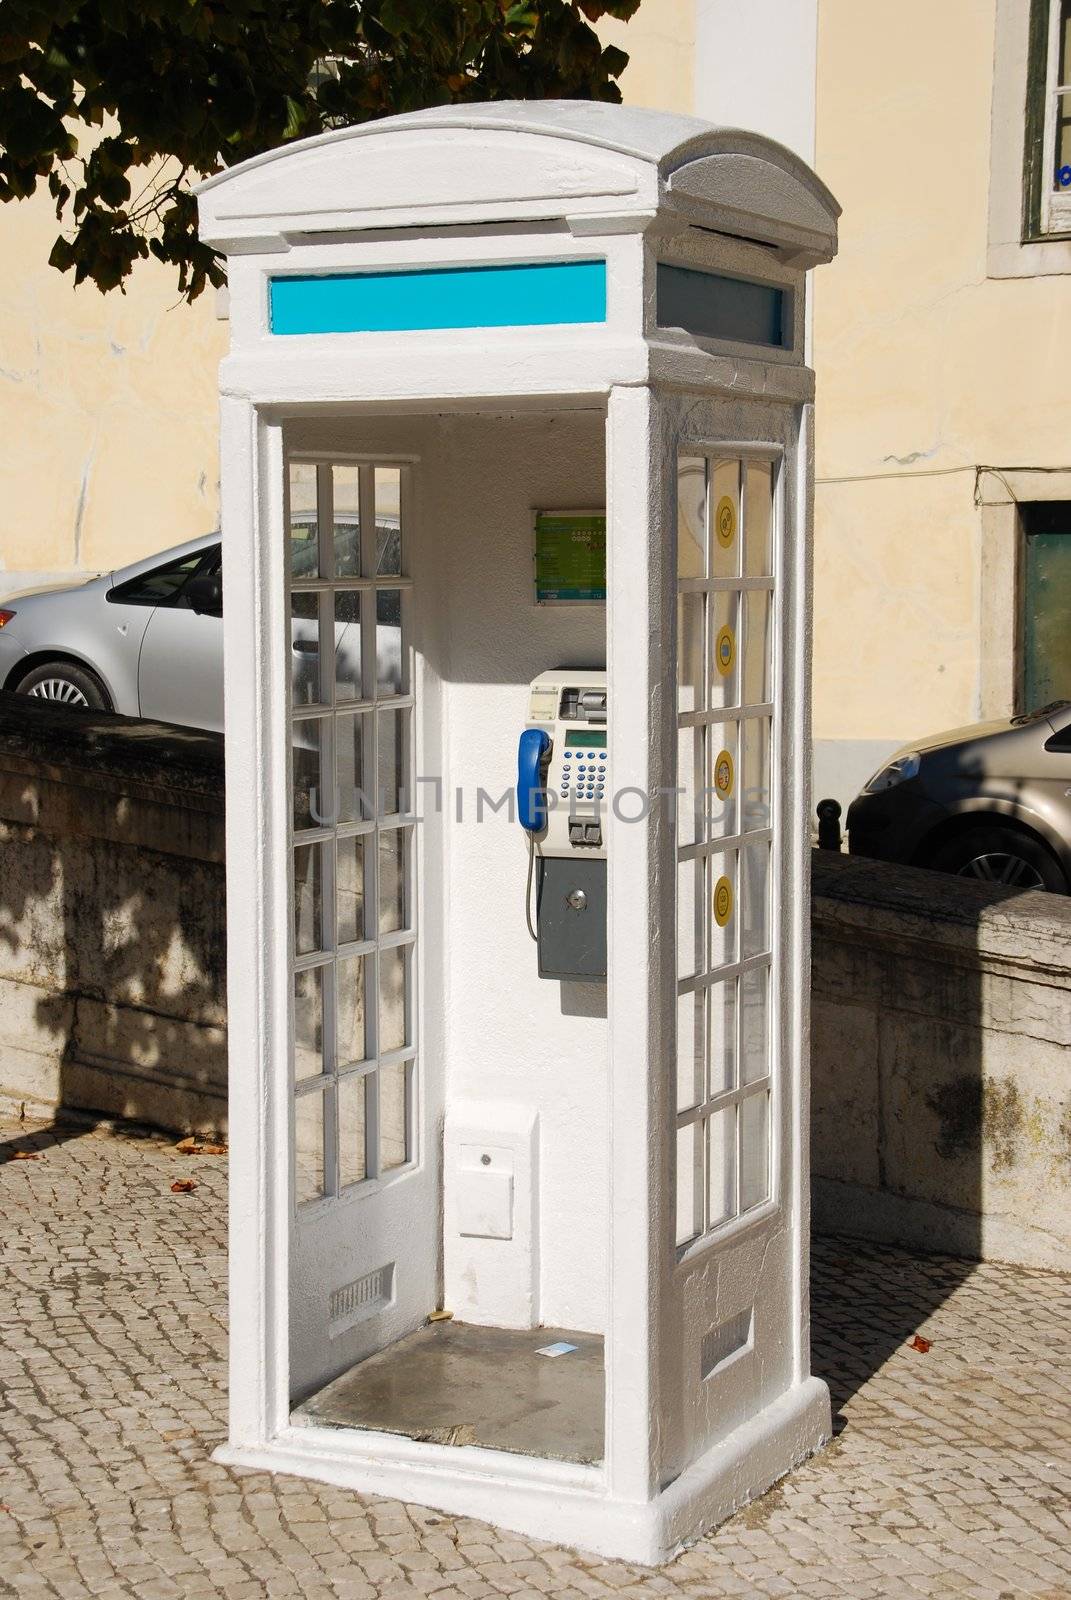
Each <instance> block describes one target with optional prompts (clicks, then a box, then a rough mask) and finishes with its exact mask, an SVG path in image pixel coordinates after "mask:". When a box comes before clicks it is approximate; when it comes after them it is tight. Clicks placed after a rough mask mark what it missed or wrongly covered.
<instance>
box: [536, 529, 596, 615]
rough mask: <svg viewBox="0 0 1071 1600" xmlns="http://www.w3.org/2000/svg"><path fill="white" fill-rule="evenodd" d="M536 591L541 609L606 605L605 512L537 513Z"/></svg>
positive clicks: (537, 601)
mask: <svg viewBox="0 0 1071 1600" xmlns="http://www.w3.org/2000/svg"><path fill="white" fill-rule="evenodd" d="M535 589H536V596H535V597H536V604H537V605H540V606H547V605H598V604H602V603H603V602H605V600H606V513H605V511H537V512H536V513H535Z"/></svg>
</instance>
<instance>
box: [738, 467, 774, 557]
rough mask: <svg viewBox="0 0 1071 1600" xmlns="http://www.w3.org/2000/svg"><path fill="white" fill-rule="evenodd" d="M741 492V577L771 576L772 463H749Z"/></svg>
mask: <svg viewBox="0 0 1071 1600" xmlns="http://www.w3.org/2000/svg"><path fill="white" fill-rule="evenodd" d="M745 472H746V478H745V488H744V575H745V577H748V578H769V577H772V576H773V538H772V531H773V530H772V521H773V463H772V462H770V461H749V462H748V463H747V466H746V468H745Z"/></svg>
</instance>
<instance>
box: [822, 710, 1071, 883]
mask: <svg viewBox="0 0 1071 1600" xmlns="http://www.w3.org/2000/svg"><path fill="white" fill-rule="evenodd" d="M848 838H849V848H850V849H851V852H852V854H853V855H860V856H873V857H876V858H878V859H879V860H883V861H902V862H905V863H906V864H908V865H911V866H916V867H932V868H934V869H936V870H937V871H938V872H954V873H956V874H958V875H959V876H960V877H966V878H978V879H980V880H981V881H982V882H986V883H1000V884H1006V885H1007V886H1008V887H1009V888H1017V889H1050V890H1053V891H1055V892H1056V893H1058V894H1067V893H1068V892H1069V889H1071V701H1068V700H1057V701H1055V702H1054V703H1053V704H1052V705H1047V706H1042V707H1041V708H1040V709H1039V710H1037V711H1029V712H1026V713H1025V714H1023V715H1022V716H1017V717H1011V718H1010V719H1008V720H1007V721H1004V722H983V723H976V724H975V725H974V726H972V727H969V728H955V729H953V730H952V731H951V732H950V733H940V734H933V735H931V736H930V737H929V738H926V739H918V740H916V741H915V742H914V744H912V745H909V746H905V747H904V749H902V750H898V751H897V752H896V754H895V755H894V756H892V757H890V759H889V761H888V762H887V763H886V764H885V766H884V767H882V769H881V771H880V772H876V773H875V774H874V776H873V777H872V778H871V780H870V782H869V783H868V784H867V786H866V788H865V789H864V790H863V793H862V794H861V795H859V797H858V798H857V799H856V800H854V801H853V802H852V805H851V808H850V809H849V811H848Z"/></svg>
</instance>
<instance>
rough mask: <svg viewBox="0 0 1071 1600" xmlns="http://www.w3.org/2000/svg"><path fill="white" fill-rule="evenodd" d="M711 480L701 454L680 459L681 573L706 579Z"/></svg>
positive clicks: (678, 485) (679, 553) (678, 525)
mask: <svg viewBox="0 0 1071 1600" xmlns="http://www.w3.org/2000/svg"><path fill="white" fill-rule="evenodd" d="M706 521H707V479H706V462H705V461H704V460H703V459H702V457H701V456H681V458H680V460H679V461H678V462H677V574H678V576H679V577H681V578H704V577H706V570H707V561H706V554H707V527H706Z"/></svg>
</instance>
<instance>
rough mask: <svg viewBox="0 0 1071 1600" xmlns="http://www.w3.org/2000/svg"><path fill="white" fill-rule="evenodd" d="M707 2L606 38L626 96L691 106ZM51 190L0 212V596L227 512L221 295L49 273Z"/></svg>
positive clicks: (140, 548)
mask: <svg viewBox="0 0 1071 1600" xmlns="http://www.w3.org/2000/svg"><path fill="white" fill-rule="evenodd" d="M693 11H694V5H693V0H644V4H643V6H642V8H641V10H640V12H639V13H638V14H637V15H636V17H635V18H633V20H632V21H631V22H629V23H628V24H624V23H617V22H613V21H607V22H606V23H605V24H604V26H603V27H602V28H601V30H600V31H601V32H602V34H603V36H604V38H605V39H606V42H607V43H610V42H612V43H614V44H617V45H619V47H620V48H622V49H624V50H626V51H628V52H629V53H630V54H631V56H632V61H631V62H630V64H629V67H628V69H627V71H626V73H625V76H624V79H623V84H622V87H623V92H624V96H625V99H626V100H628V101H629V102H630V103H632V104H634V105H650V106H663V107H666V108H669V109H675V110H680V111H690V110H691V106H692V55H693V47H694V25H693ZM56 232H57V223H56V220H55V216H54V213H53V209H52V203H51V201H50V199H49V198H48V195H47V193H45V192H44V191H43V190H42V191H41V192H40V193H39V194H38V195H36V196H35V197H34V198H33V199H32V200H28V201H22V202H12V203H11V204H8V205H6V206H2V207H0V327H3V329H4V334H3V341H2V349H0V439H2V440H3V441H4V443H3V452H2V457H0V460H2V464H3V479H4V496H3V506H2V509H0V595H3V594H4V593H11V592H12V591H13V590H15V589H18V588H21V587H24V586H27V585H30V584H33V583H37V582H45V581H47V580H48V579H49V578H60V579H62V578H66V577H68V576H70V575H72V574H76V573H82V572H84V573H90V572H96V571H105V570H110V569H111V568H113V567H116V566H122V565H123V564H124V563H126V562H129V561H135V560H137V559H138V558H139V557H141V556H146V555H152V554H154V553H155V552H156V551H158V550H165V549H167V548H168V546H170V545H173V544H178V543H180V542H181V541H182V540H184V539H190V538H194V537H195V536H197V535H198V534H202V533H208V532H211V530H212V529H213V528H214V527H215V526H216V524H217V520H218V516H219V509H218V506H219V495H218V477H219V472H218V446H217V400H216V377H217V368H218V365H219V361H220V359H221V357H222V356H223V354H224V351H225V349H226V344H227V324H226V322H224V321H219V320H218V319H217V317H216V314H215V296H214V295H213V294H212V293H211V292H207V293H206V294H204V295H202V296H201V298H200V299H199V300H198V301H196V302H195V304H194V305H193V306H187V305H186V304H185V303H184V302H182V301H181V300H180V299H179V296H178V292H177V290H176V288H175V278H174V274H173V273H172V272H171V271H170V270H168V269H165V268H163V267H161V266H159V265H158V264H157V263H156V262H154V261H146V262H142V263H139V265H138V266H137V267H136V268H135V270H134V274H133V277H132V279H131V280H130V282H129V284H128V288H127V292H126V294H125V295H123V294H120V293H118V292H117V291H115V292H112V293H111V294H107V295H101V294H100V293H99V292H98V291H97V289H96V288H95V287H94V286H93V285H92V284H83V285H82V286H81V287H80V288H79V289H77V290H76V289H75V288H74V284H73V280H72V278H71V277H70V276H69V275H61V274H60V273H58V272H55V271H54V270H53V269H52V268H51V267H49V266H48V265H47V262H48V254H49V251H50V250H51V248H52V241H53V239H54V238H55V236H56Z"/></svg>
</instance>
